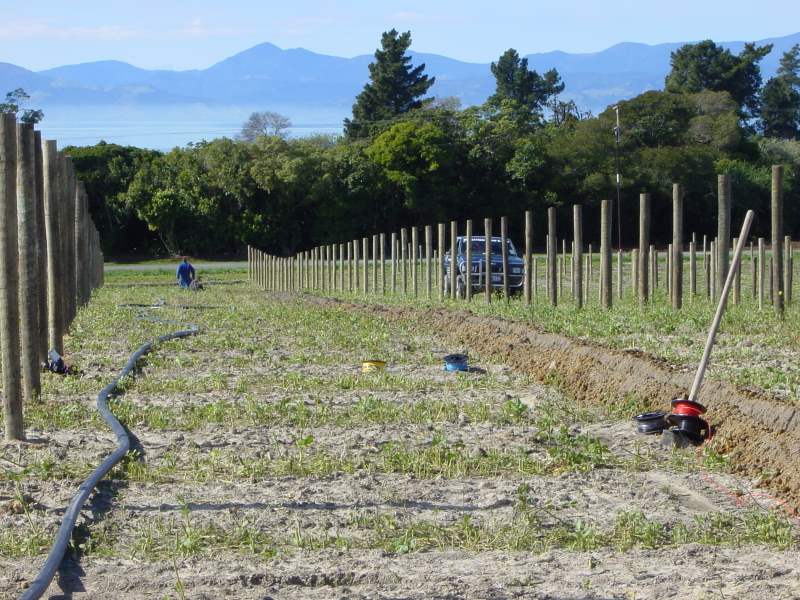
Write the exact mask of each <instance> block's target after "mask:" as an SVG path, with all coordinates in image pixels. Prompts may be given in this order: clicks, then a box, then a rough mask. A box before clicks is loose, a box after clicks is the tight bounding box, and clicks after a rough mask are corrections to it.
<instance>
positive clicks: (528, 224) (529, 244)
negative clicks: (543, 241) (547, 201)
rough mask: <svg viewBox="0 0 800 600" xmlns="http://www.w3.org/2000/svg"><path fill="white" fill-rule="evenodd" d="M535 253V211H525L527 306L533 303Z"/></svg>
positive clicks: (525, 293)
mask: <svg viewBox="0 0 800 600" xmlns="http://www.w3.org/2000/svg"><path fill="white" fill-rule="evenodd" d="M532 254H533V211H531V210H526V211H525V273H524V277H525V281H524V283H523V294H524V295H525V306H530V305H531V283H532V282H531V271H532V269H531V266H532V265H531V255H532Z"/></svg>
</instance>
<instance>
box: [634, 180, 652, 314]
mask: <svg viewBox="0 0 800 600" xmlns="http://www.w3.org/2000/svg"><path fill="white" fill-rule="evenodd" d="M649 250H650V194H640V195H639V269H638V273H637V275H638V278H639V306H644V305H645V304H647V300H648V298H649V296H650V294H649V291H650V290H649V286H648V284H649V283H650V282H649V276H648V275H649V273H648V271H649V267H650V265H649V264H648V263H649V262H650V261H649V254H648V253H649Z"/></svg>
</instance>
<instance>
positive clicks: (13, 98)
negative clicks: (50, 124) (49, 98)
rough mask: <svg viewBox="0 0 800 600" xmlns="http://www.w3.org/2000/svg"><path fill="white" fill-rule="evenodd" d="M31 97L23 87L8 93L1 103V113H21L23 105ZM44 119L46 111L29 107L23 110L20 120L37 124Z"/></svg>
mask: <svg viewBox="0 0 800 600" xmlns="http://www.w3.org/2000/svg"><path fill="white" fill-rule="evenodd" d="M30 99H31V97H30V96H29V95H28V94H27V92H25V90H23V89H22V88H17V89H15V90H13V91H11V92H8V93H7V94H6V101H5V102H2V103H0V113H11V114H13V115H16V114H18V113H19V111H20V109H21V107H22V105H23V104H24V103H25V102H27V101H28V100H30ZM42 119H44V113H43V112H42V111H41V110H38V109H31V108H29V109H27V110H24V111H23V112H22V116H20V118H19V120H20V121H21V122H22V123H32V124H34V125H35V124H36V123H38V122H39V121H41V120H42Z"/></svg>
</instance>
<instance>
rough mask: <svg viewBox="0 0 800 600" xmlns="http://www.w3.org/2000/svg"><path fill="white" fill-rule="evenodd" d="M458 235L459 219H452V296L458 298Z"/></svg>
mask: <svg viewBox="0 0 800 600" xmlns="http://www.w3.org/2000/svg"><path fill="white" fill-rule="evenodd" d="M456 237H458V221H450V296H451V297H452V298H457V297H458V294H457V293H456V283H457V282H456V280H457V279H458V256H456Z"/></svg>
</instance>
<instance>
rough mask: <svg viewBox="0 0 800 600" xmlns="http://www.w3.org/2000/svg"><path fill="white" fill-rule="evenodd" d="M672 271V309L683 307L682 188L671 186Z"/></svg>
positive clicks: (674, 184) (679, 185)
mask: <svg viewBox="0 0 800 600" xmlns="http://www.w3.org/2000/svg"><path fill="white" fill-rule="evenodd" d="M671 266H672V270H671V271H670V277H671V281H670V293H671V295H672V308H674V309H676V310H679V309H680V308H681V307H682V306H683V186H681V184H679V183H673V184H672V265H671Z"/></svg>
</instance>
